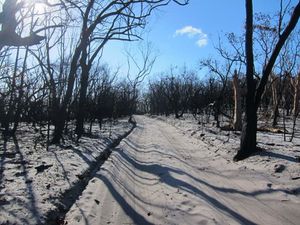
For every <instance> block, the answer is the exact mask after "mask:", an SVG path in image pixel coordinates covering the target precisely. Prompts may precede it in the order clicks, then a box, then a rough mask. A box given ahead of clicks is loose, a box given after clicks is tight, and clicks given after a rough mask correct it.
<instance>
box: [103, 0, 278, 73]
mask: <svg viewBox="0 0 300 225" xmlns="http://www.w3.org/2000/svg"><path fill="white" fill-rule="evenodd" d="M244 4H245V1H244V0H226V1H225V0H190V2H189V4H188V5H187V6H179V5H176V4H174V3H173V4H170V5H168V6H166V7H164V8H161V9H160V10H159V11H157V12H155V14H153V15H152V17H151V18H150V21H149V24H148V26H147V28H146V30H145V34H144V39H145V40H146V39H148V40H149V41H150V42H151V43H152V44H153V49H154V51H155V52H156V53H157V55H158V58H157V60H156V62H155V65H154V67H153V70H152V74H154V75H155V74H158V73H160V72H165V71H167V70H169V69H170V68H171V66H178V67H182V66H184V65H186V66H187V67H188V68H190V69H198V64H199V60H200V59H201V58H205V57H208V56H211V57H215V51H214V47H213V44H214V43H215V44H216V43H217V42H218V37H219V36H220V37H221V38H222V37H224V34H225V33H227V32H234V33H237V34H241V33H242V32H243V27H244V21H245V6H244ZM253 5H254V11H255V12H265V13H274V12H275V11H277V9H278V8H279V0H254V1H253ZM136 45H137V43H121V42H113V43H110V44H109V45H108V46H106V48H105V50H104V55H103V61H105V62H107V63H109V64H110V65H111V66H112V67H115V66H120V67H121V71H126V60H125V58H124V54H123V52H124V48H132V49H134V48H135V46H136Z"/></svg>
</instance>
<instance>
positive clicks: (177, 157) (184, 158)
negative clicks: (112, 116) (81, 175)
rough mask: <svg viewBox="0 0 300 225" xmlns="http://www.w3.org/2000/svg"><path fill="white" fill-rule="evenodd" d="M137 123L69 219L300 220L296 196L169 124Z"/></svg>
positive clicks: (126, 221)
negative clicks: (270, 183) (216, 152)
mask: <svg viewBox="0 0 300 225" xmlns="http://www.w3.org/2000/svg"><path fill="white" fill-rule="evenodd" d="M136 120H137V127H136V129H135V130H134V131H133V132H132V133H131V134H130V135H129V136H128V137H127V138H125V139H124V140H123V141H122V142H121V144H120V145H119V146H118V147H117V148H115V149H114V151H113V153H112V154H111V156H110V158H109V160H108V161H107V162H106V163H105V164H104V165H103V167H102V168H101V170H100V171H98V172H97V174H96V175H95V177H94V178H93V179H92V180H91V181H90V183H89V185H88V186H87V188H86V190H85V191H84V192H83V194H82V196H81V197H80V199H79V200H78V201H77V202H76V203H75V204H74V205H73V206H72V208H71V209H70V211H69V212H68V214H67V215H66V219H65V221H66V222H67V224H86V225H93V224H199V225H200V224H272V225H276V224H299V221H300V214H299V201H298V198H297V197H295V196H292V195H289V194H287V193H286V192H285V191H284V190H279V189H271V188H269V187H268V186H267V184H268V182H269V181H268V180H266V178H265V177H264V176H262V175H260V174H257V173H254V172H253V171H251V170H241V169H239V167H238V166H237V165H236V164H233V163H232V162H228V161H226V160H225V159H224V158H222V157H217V158H216V156H215V154H214V153H213V151H212V149H211V148H212V147H211V146H207V145H206V144H205V143H202V142H195V141H194V140H193V139H192V138H188V137H185V136H183V135H182V134H180V133H179V132H178V131H177V130H176V129H175V128H174V127H172V126H170V125H168V124H166V123H164V122H162V121H159V120H155V119H151V118H147V117H143V116H138V117H136Z"/></svg>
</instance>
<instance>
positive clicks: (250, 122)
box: [234, 0, 257, 161]
mask: <svg viewBox="0 0 300 225" xmlns="http://www.w3.org/2000/svg"><path fill="white" fill-rule="evenodd" d="M245 44H246V46H245V48H246V60H247V68H246V81H247V94H246V111H245V118H244V124H243V130H242V136H241V145H240V149H239V151H238V153H237V154H236V156H235V157H234V160H235V161H238V160H242V159H245V158H247V157H249V156H250V155H251V154H252V153H253V152H255V151H256V129H257V115H256V107H255V90H256V84H255V80H254V77H253V74H254V59H253V5H252V0H246V43H245Z"/></svg>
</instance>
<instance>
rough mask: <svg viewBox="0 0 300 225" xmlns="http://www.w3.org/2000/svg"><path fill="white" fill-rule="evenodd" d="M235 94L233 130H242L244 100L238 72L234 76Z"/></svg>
mask: <svg viewBox="0 0 300 225" xmlns="http://www.w3.org/2000/svg"><path fill="white" fill-rule="evenodd" d="M232 83H233V94H234V115H233V129H234V130H242V98H241V87H240V84H239V79H238V75H237V72H236V71H235V73H234V75H233V81H232Z"/></svg>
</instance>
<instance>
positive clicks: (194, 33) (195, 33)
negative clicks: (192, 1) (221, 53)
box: [174, 26, 208, 47]
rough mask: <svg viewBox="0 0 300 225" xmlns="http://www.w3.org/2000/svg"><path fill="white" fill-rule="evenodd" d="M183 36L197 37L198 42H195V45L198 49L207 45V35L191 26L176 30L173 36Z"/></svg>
mask: <svg viewBox="0 0 300 225" xmlns="http://www.w3.org/2000/svg"><path fill="white" fill-rule="evenodd" d="M183 35H186V36H188V37H189V38H194V37H197V39H198V40H197V41H196V44H197V45H198V46H199V47H204V46H205V45H207V44H208V37H207V34H205V33H204V32H203V31H202V30H201V29H199V28H195V27H193V26H185V27H183V28H181V29H179V30H176V31H175V35H174V36H183Z"/></svg>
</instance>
